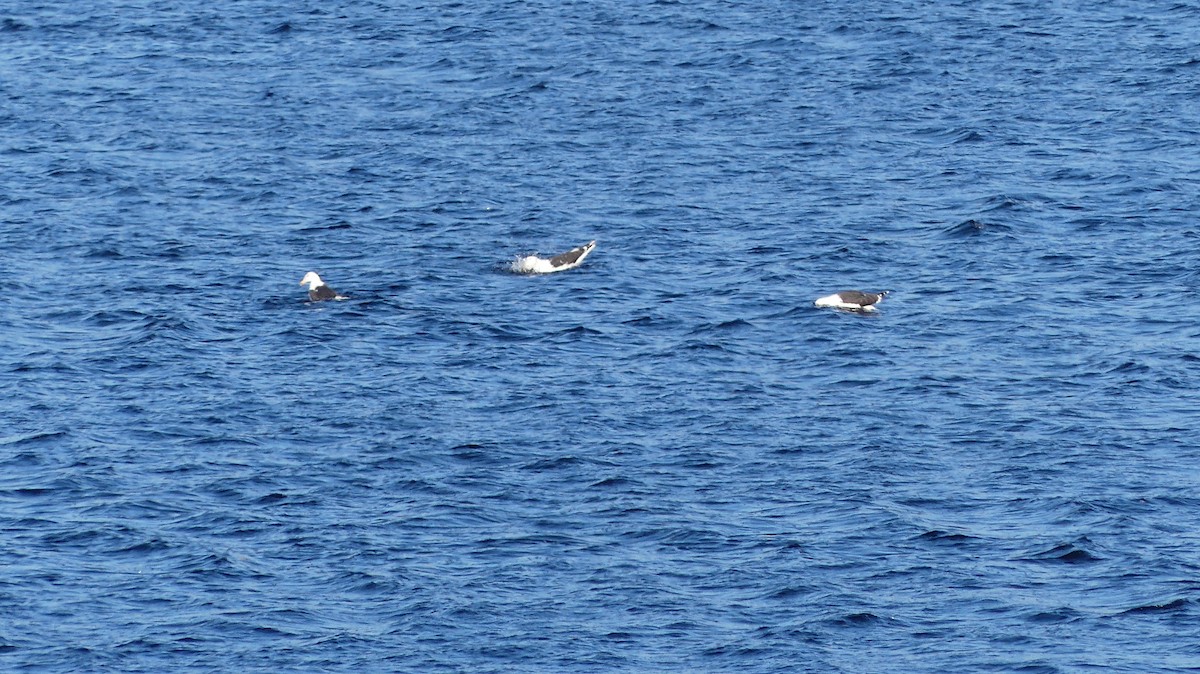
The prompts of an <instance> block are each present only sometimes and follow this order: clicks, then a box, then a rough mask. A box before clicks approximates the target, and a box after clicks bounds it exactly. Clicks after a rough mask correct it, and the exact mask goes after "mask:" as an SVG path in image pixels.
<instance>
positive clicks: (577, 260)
mask: <svg viewBox="0 0 1200 674" xmlns="http://www.w3.org/2000/svg"><path fill="white" fill-rule="evenodd" d="M595 247H596V242H595V241H589V242H587V243H585V244H583V245H582V246H580V247H578V248H572V249H571V250H568V251H567V252H565V253H560V254H558V255H555V256H554V257H552V258H550V259H548V260H547V259H546V258H544V257H538V256H537V255H526V256H525V257H519V258H517V259H516V260H514V261H513V263H512V270H513V271H515V272H517V273H518V274H549V273H550V272H554V271H566V270H568V269H574V268H575V267H578V266H579V265H581V264H583V260H584V258H586V257H587V256H588V253H590V252H592V249H593V248H595Z"/></svg>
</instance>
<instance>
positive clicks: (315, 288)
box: [300, 271, 346, 302]
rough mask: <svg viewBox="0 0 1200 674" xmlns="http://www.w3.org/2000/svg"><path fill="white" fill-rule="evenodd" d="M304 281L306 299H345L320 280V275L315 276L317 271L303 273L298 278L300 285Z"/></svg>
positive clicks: (316, 300)
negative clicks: (306, 286) (302, 276)
mask: <svg viewBox="0 0 1200 674" xmlns="http://www.w3.org/2000/svg"><path fill="white" fill-rule="evenodd" d="M305 283H307V284H308V299H310V300H312V301H313V302H320V301H321V300H344V299H346V298H345V296H343V295H339V294H338V291H336V290H334V289H333V288H330V287H329V286H327V285H325V282H324V281H322V280H321V277H320V276H317V272H315V271H310V272H308V273H307V274H305V275H304V278H302V279H300V285H304V284H305Z"/></svg>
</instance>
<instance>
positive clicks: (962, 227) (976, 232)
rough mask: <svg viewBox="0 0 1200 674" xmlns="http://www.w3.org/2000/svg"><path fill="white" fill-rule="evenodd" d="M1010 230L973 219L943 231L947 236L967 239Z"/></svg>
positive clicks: (999, 225)
mask: <svg viewBox="0 0 1200 674" xmlns="http://www.w3.org/2000/svg"><path fill="white" fill-rule="evenodd" d="M1011 229H1012V228H1011V227H1009V226H1008V225H1002V224H999V223H994V222H984V221H983V220H976V219H974V218H972V219H970V220H965V221H963V222H960V223H958V224H957V225H954V226H953V227H951V228H949V229H947V230H945V233H946V234H947V235H948V236H954V237H968V236H983V235H984V234H988V233H992V232H1007V231H1010V230H1011Z"/></svg>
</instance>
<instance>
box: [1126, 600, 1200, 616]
mask: <svg viewBox="0 0 1200 674" xmlns="http://www.w3.org/2000/svg"><path fill="white" fill-rule="evenodd" d="M1190 603H1191V602H1190V601H1188V600H1187V599H1175V600H1172V601H1168V602H1166V603H1163V604H1144V605H1142V606H1135V607H1133V608H1131V609H1128V610H1126V611H1121V615H1126V614H1133V615H1137V614H1140V613H1170V612H1172V611H1178V610H1181V609H1185V608H1187V607H1188V604H1190Z"/></svg>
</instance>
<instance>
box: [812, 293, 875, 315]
mask: <svg viewBox="0 0 1200 674" xmlns="http://www.w3.org/2000/svg"><path fill="white" fill-rule="evenodd" d="M889 292H891V291H890V290H884V291H883V292H879V293H865V292H863V291H861V290H840V291H838V292H836V293H834V294H832V295H826V296H825V297H818V298H817V301H816V302H813V304H814V305H815V306H818V307H833V308H835V309H849V310H850V311H875V310H876V309H875V305H876V304H878V303H879V302H880V301H881V300H882V299H883V298H885V297H887V294H888V293H889Z"/></svg>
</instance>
